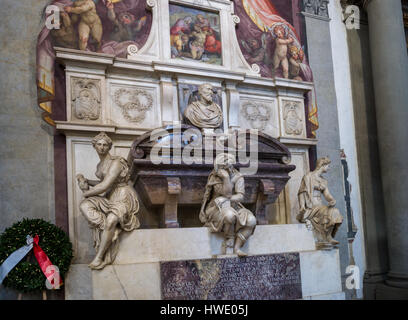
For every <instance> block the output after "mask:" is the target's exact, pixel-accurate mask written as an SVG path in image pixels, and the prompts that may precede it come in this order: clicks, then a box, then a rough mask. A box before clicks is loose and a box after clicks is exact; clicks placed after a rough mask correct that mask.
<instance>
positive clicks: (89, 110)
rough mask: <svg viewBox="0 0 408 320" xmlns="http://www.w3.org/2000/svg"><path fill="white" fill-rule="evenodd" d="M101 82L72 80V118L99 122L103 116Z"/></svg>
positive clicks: (81, 79) (73, 78)
mask: <svg viewBox="0 0 408 320" xmlns="http://www.w3.org/2000/svg"><path fill="white" fill-rule="evenodd" d="M100 86H101V84H100V80H97V79H83V78H75V77H72V78H71V101H72V117H73V118H74V119H79V120H98V119H99V117H100V114H101V88H100Z"/></svg>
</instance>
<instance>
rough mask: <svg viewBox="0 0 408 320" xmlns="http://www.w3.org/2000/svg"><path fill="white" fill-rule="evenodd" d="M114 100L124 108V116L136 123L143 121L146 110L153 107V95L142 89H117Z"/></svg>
mask: <svg viewBox="0 0 408 320" xmlns="http://www.w3.org/2000/svg"><path fill="white" fill-rule="evenodd" d="M114 101H115V103H116V105H117V106H118V107H120V108H121V109H122V115H123V117H124V118H125V119H126V120H128V121H129V122H134V123H140V122H143V120H144V119H145V118H146V111H148V110H150V109H151V108H152V107H153V97H152V95H151V94H150V93H149V92H147V91H145V90H141V89H125V88H121V89H117V90H116V91H115V94H114Z"/></svg>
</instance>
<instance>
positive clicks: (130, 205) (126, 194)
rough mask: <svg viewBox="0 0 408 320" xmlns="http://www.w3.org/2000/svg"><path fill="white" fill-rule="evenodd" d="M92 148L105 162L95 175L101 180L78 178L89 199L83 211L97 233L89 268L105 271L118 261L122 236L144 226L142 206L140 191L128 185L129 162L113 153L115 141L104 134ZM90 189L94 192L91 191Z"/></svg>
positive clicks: (86, 198) (80, 175)
mask: <svg viewBox="0 0 408 320" xmlns="http://www.w3.org/2000/svg"><path fill="white" fill-rule="evenodd" d="M92 145H93V147H94V148H95V150H96V152H97V153H98V155H99V158H100V160H101V161H100V162H99V163H98V165H97V167H96V173H95V175H96V176H97V177H98V178H99V179H100V180H99V181H93V180H88V179H85V178H84V176H83V175H82V174H79V175H77V180H78V184H79V188H80V189H81V190H82V191H84V193H83V196H84V197H85V199H84V200H83V201H82V202H81V204H80V210H81V212H82V214H83V215H84V217H85V219H87V220H88V223H89V226H90V228H92V229H93V234H94V246H95V249H96V251H97V253H96V256H95V259H94V260H93V261H92V262H91V264H90V265H89V267H90V268H91V269H102V268H103V267H104V266H105V265H107V264H110V263H112V262H113V261H114V259H115V257H116V254H117V252H118V249H119V242H118V236H119V234H120V232H121V231H122V230H125V231H132V230H134V229H136V228H138V227H139V226H140V223H139V219H138V218H137V216H136V214H137V212H138V211H139V202H138V200H137V194H136V191H135V190H134V189H133V188H132V187H131V186H130V185H129V184H128V181H129V166H128V163H127V161H126V160H125V159H124V158H122V157H118V156H112V155H111V154H110V153H109V150H110V149H111V147H112V140H111V139H110V138H109V137H108V136H107V135H106V134H105V133H104V132H101V133H99V134H98V135H97V136H96V137H94V138H93V139H92ZM89 186H92V187H93V188H91V189H90V190H89Z"/></svg>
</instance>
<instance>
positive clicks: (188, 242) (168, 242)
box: [65, 224, 344, 300]
mask: <svg viewBox="0 0 408 320" xmlns="http://www.w3.org/2000/svg"><path fill="white" fill-rule="evenodd" d="M221 243H222V237H220V236H218V235H215V234H211V233H210V232H208V230H207V229H206V228H186V229H153V230H136V231H134V232H132V233H129V234H124V235H123V237H122V238H121V243H120V249H119V254H118V256H117V258H116V261H115V263H114V264H113V265H111V266H106V267H105V268H104V269H103V270H94V271H92V270H90V269H89V268H88V266H87V265H86V264H74V265H72V266H71V269H70V271H69V273H68V277H67V278H66V281H65V294H66V299H68V300H72V299H80V300H84V299H96V300H99V299H108V300H127V299H129V300H132V299H137V300H145V299H152V300H155V299H161V298H162V293H161V274H160V262H164V261H183V260H197V259H211V258H217V259H221V256H220V253H221ZM244 251H246V252H247V253H248V254H249V256H259V255H272V254H277V253H299V263H300V273H301V289H302V297H303V299H306V300H315V299H321V300H324V299H344V294H343V293H342V292H341V291H342V286H341V272H340V263H339V251H338V249H334V250H331V251H317V250H315V244H314V240H313V237H312V235H311V232H310V231H308V230H307V229H306V228H305V226H304V225H300V224H298V225H266V226H257V228H256V230H255V233H254V235H253V237H252V238H251V239H250V240H249V241H248V243H247V244H246V245H245V247H244ZM223 257H224V258H225V257H226V256H223ZM230 257H234V255H232V256H230Z"/></svg>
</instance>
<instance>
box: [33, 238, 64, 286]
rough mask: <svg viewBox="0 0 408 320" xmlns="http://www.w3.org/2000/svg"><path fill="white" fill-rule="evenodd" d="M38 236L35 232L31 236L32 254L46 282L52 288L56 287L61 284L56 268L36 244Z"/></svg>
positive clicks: (38, 239)
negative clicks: (33, 235) (32, 236)
mask: <svg viewBox="0 0 408 320" xmlns="http://www.w3.org/2000/svg"><path fill="white" fill-rule="evenodd" d="M39 241H40V238H39V237H38V235H37V234H36V235H35V237H34V238H33V244H34V247H33V251H34V256H35V258H36V259H37V262H38V264H39V265H40V268H41V270H42V272H43V273H44V275H45V277H46V278H47V280H48V282H49V283H50V284H51V286H52V288H53V289H58V288H59V287H60V286H61V285H62V280H61V277H60V275H59V272H58V269H56V267H55V266H54V265H53V264H52V262H51V260H50V259H49V258H48V256H47V255H46V254H45V252H44V250H43V249H41V247H40V246H39V245H38V242H39ZM55 280H57V281H58V280H59V283H55V282H56V281H55Z"/></svg>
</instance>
